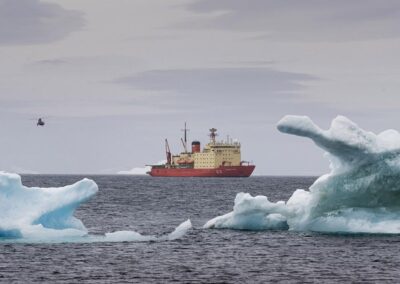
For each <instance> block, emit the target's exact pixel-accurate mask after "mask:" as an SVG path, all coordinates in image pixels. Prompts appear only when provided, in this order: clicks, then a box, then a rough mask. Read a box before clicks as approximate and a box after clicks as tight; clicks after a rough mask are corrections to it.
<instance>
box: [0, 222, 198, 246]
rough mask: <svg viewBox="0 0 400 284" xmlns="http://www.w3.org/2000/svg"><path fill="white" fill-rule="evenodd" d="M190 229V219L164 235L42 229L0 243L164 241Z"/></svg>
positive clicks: (1, 240)
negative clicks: (52, 231) (34, 234)
mask: <svg viewBox="0 0 400 284" xmlns="http://www.w3.org/2000/svg"><path fill="white" fill-rule="evenodd" d="M190 229H192V223H191V221H190V219H188V220H186V221H184V222H183V223H181V224H180V225H179V226H178V227H176V228H175V229H174V231H173V232H171V233H169V234H164V235H160V236H157V235H142V234H140V233H138V232H136V231H115V232H111V233H105V234H104V235H94V234H90V233H84V232H82V234H81V235H79V234H69V232H68V230H61V231H58V232H56V235H54V234H51V233H50V234H49V233H48V232H45V231H42V232H40V235H39V234H38V235H37V236H35V237H21V238H4V237H3V238H0V243H21V244H24V243H30V244H32V243H33V244H35V243H36V244H42V243H53V244H58V243H116V242H164V241H175V240H179V239H181V238H183V237H184V236H185V235H186V234H187V233H188V231H189V230H190Z"/></svg>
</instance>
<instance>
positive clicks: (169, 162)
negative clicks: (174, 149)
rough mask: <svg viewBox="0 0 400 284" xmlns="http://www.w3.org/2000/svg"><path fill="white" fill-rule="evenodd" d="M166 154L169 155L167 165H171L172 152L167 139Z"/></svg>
mask: <svg viewBox="0 0 400 284" xmlns="http://www.w3.org/2000/svg"><path fill="white" fill-rule="evenodd" d="M165 154H166V155H167V165H171V150H170V149H169V144H168V140H167V139H165Z"/></svg>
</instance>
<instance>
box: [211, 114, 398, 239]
mask: <svg viewBox="0 0 400 284" xmlns="http://www.w3.org/2000/svg"><path fill="white" fill-rule="evenodd" d="M277 128H278V130H279V131H281V132H283V133H287V134H292V135H296V136H301V137H307V138H310V139H311V140H312V141H313V142H314V143H315V144H316V145H317V146H318V147H320V148H322V149H323V150H325V151H326V157H327V158H328V159H329V161H330V169H331V172H330V173H328V174H325V175H323V176H321V177H319V178H318V179H317V180H316V181H315V182H314V183H313V184H312V186H311V187H310V188H309V189H308V190H303V189H297V190H296V191H295V192H294V193H293V195H292V196H291V197H290V198H289V200H287V201H286V202H285V201H279V202H276V203H274V202H270V201H269V200H268V198H267V197H265V196H256V197H252V196H251V195H250V194H246V193H239V194H237V196H236V199H235V205H234V208H233V211H232V212H230V213H228V214H225V215H223V216H219V217H216V218H214V219H212V220H210V221H208V222H207V223H206V224H205V225H204V227H205V228H231V229H241V230H268V229H289V230H294V231H315V232H330V233H391V234H399V233H400V133H399V132H397V131H395V130H386V131H384V132H382V133H379V134H377V135H376V134H374V133H372V132H368V131H365V130H363V129H361V128H360V127H359V126H358V125H356V124H355V123H354V122H352V121H351V120H349V119H347V118H346V117H343V116H338V117H336V118H335V119H334V120H333V121H332V123H331V126H330V128H329V129H328V130H323V129H321V128H319V127H318V126H317V125H316V124H315V123H313V122H312V120H311V119H310V118H308V117H306V116H285V117H284V118H283V119H281V120H280V121H279V122H278V125H277Z"/></svg>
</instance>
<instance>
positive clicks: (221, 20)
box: [0, 0, 400, 175]
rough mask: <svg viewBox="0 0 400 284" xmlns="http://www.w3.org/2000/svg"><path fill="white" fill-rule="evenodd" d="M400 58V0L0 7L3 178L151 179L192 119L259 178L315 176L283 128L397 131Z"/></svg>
mask: <svg viewBox="0 0 400 284" xmlns="http://www.w3.org/2000/svg"><path fill="white" fill-rule="evenodd" d="M399 53H400V1H398V0H379V1H378V0H336V1H330V0H301V1H300V0H246V1H243V0H202V1H201V0H200V1H199V0H171V1H165V0H135V1H131V0H113V1H109V0H42V1H39V0H18V1H16V0H0V63H1V64H0V127H1V131H0V134H1V136H0V170H6V171H17V172H26V173H82V174H86V173H99V174H112V173H116V172H118V171H123V170H129V169H132V168H135V167H143V166H144V165H145V164H148V163H155V162H158V161H160V160H163V159H164V145H163V143H164V139H165V138H169V141H170V145H171V148H172V150H173V151H174V152H179V151H181V150H182V149H181V145H180V142H179V139H180V137H181V135H182V133H181V131H180V129H181V128H182V127H183V123H184V122H185V121H187V123H188V126H189V128H190V129H191V130H190V132H189V139H190V140H192V139H196V140H200V141H201V142H202V143H203V144H204V143H206V142H207V141H208V138H207V131H208V129H209V128H211V127H215V128H217V129H218V131H219V133H220V137H221V138H223V137H226V135H230V136H231V137H234V138H237V139H239V140H240V141H241V142H242V158H243V159H245V160H250V161H253V162H254V163H255V164H256V166H257V167H256V174H265V175H314V174H315V175H318V174H321V173H324V172H327V170H328V162H327V161H326V160H325V159H324V158H323V153H322V151H321V150H320V149H318V148H317V147H316V146H314V145H313V144H312V142H310V141H307V140H304V139H301V138H298V137H292V136H288V135H284V134H281V133H279V132H278V131H277V130H276V126H275V125H276V122H278V121H279V119H281V118H282V117H283V116H284V115H285V114H299V115H308V116H310V117H311V118H312V119H313V120H314V121H315V122H316V123H317V124H319V125H320V126H321V127H323V128H327V127H328V126H329V124H330V121H331V120H332V119H333V118H334V117H335V116H337V115H339V114H340V115H345V116H347V117H349V118H350V119H351V120H353V121H355V122H356V123H357V124H358V125H360V126H361V127H363V128H364V129H368V130H371V131H374V132H380V131H383V130H385V129H388V128H394V129H400V112H399V111H398V110H399V109H400V96H399V95H400V54H399ZM37 117H46V119H45V120H46V122H47V124H46V126H45V127H43V128H39V127H36V122H35V121H34V120H33V119H35V118H37Z"/></svg>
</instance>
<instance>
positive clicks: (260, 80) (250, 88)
mask: <svg viewBox="0 0 400 284" xmlns="http://www.w3.org/2000/svg"><path fill="white" fill-rule="evenodd" d="M311 80H317V78H315V77H312V76H310V75H307V74H301V73H293V72H284V71H278V70H274V69H272V68H268V67H231V68H199V69H175V70H152V71H146V72H142V73H139V74H137V75H135V76H131V77H125V78H119V79H117V80H115V81H114V82H116V83H122V84H128V85H129V86H131V87H133V88H135V89H142V90H150V91H159V92H167V93H170V94H173V95H176V96H177V97H178V98H179V99H181V98H185V99H196V98H197V99H198V100H204V99H213V100H214V101H220V100H224V101H227V102H232V101H233V100H234V101H237V100H239V101H240V100H248V99H252V100H253V102H254V101H255V100H262V101H263V100H266V99H268V100H279V99H284V98H286V97H288V96H293V93H294V92H299V91H301V90H303V89H304V88H305V85H304V82H307V81H311ZM192 102H193V101H192Z"/></svg>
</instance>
